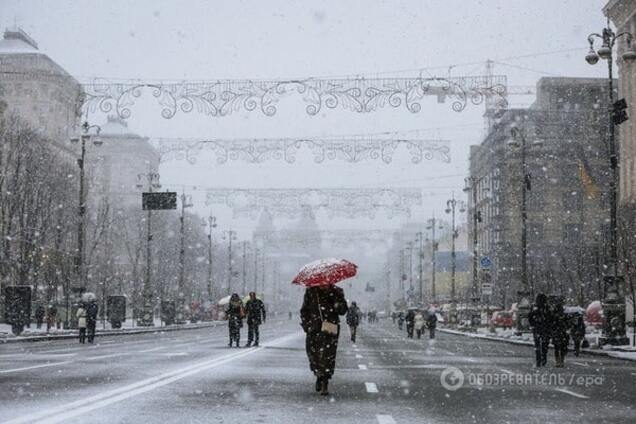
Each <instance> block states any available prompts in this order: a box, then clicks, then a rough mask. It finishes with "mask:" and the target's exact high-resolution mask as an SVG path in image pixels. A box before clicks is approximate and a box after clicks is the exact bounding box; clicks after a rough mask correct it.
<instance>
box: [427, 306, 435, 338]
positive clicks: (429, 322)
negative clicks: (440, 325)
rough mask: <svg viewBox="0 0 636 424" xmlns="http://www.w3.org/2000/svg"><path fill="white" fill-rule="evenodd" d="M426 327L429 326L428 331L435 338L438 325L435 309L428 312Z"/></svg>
mask: <svg viewBox="0 0 636 424" xmlns="http://www.w3.org/2000/svg"><path fill="white" fill-rule="evenodd" d="M426 327H427V328H428V332H429V334H430V336H429V337H430V338H431V339H434V338H435V327H437V315H436V314H435V311H429V312H428V318H427V319H426Z"/></svg>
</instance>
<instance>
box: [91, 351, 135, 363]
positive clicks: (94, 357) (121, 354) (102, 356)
mask: <svg viewBox="0 0 636 424" xmlns="http://www.w3.org/2000/svg"><path fill="white" fill-rule="evenodd" d="M127 355H132V352H123V353H111V354H110V355H99V356H91V357H90V358H82V360H83V361H97V360H98V359H106V358H114V357H116V356H127Z"/></svg>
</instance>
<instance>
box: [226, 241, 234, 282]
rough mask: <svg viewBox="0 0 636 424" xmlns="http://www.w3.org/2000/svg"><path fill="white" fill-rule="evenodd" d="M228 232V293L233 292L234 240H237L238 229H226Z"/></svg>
mask: <svg viewBox="0 0 636 424" xmlns="http://www.w3.org/2000/svg"><path fill="white" fill-rule="evenodd" d="M226 233H227V234H228V240H229V243H228V246H227V257H228V273H227V294H228V295H230V294H232V273H233V272H234V271H233V270H232V241H234V240H236V231H233V230H229V231H226Z"/></svg>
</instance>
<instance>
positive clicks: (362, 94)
mask: <svg viewBox="0 0 636 424" xmlns="http://www.w3.org/2000/svg"><path fill="white" fill-rule="evenodd" d="M83 89H84V96H83V97H82V99H83V100H82V101H83V105H82V108H83V110H84V112H91V113H92V112H97V111H101V112H104V113H113V112H115V113H117V114H118V115H119V117H121V118H123V119H128V118H130V116H131V114H132V107H133V106H134V104H135V103H136V102H137V100H138V99H139V98H140V97H142V96H143V95H144V94H147V93H150V94H151V95H152V97H154V98H155V99H156V101H157V103H158V104H159V106H160V107H161V116H162V117H164V118H166V119H170V118H172V117H174V116H175V115H177V113H190V112H193V111H196V112H198V113H202V114H205V115H208V116H212V117H223V116H228V115H231V114H232V113H234V112H239V111H243V112H261V113H262V114H264V115H266V116H273V115H275V114H276V112H277V110H278V109H277V107H278V102H279V101H280V100H281V99H282V98H284V97H286V96H288V95H292V94H294V93H295V94H296V95H297V96H299V97H300V98H301V99H302V100H303V102H304V103H305V112H306V113H307V114H308V115H310V116H313V115H317V114H319V113H320V112H321V111H324V110H326V109H336V108H342V109H347V110H350V111H353V112H359V113H365V112H373V111H375V110H378V109H381V108H384V107H387V106H390V107H393V108H398V107H401V106H403V107H404V108H405V109H406V110H408V111H409V112H412V113H417V112H419V111H420V110H421V109H422V106H421V102H422V100H423V99H424V97H426V96H436V97H437V99H438V102H440V103H443V102H444V101H445V99H446V98H449V99H450V100H451V108H452V109H453V110H454V111H456V112H461V111H463V110H464V109H465V108H466V106H467V105H468V104H469V103H472V104H474V105H479V104H482V103H484V102H486V101H487V102H488V103H495V104H498V105H499V106H500V107H506V106H507V79H506V77H505V76H503V75H498V76H464V77H449V78H437V77H430V78H424V77H421V76H418V77H410V78H409V77H386V78H310V79H305V80H218V81H200V82H195V81H182V82H163V81H157V82H144V81H138V80H133V81H126V82H109V81H106V80H95V81H93V82H91V83H87V84H83Z"/></svg>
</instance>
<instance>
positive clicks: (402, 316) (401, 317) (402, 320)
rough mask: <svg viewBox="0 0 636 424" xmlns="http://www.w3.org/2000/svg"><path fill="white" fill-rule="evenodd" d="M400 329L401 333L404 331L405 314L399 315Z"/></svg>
mask: <svg viewBox="0 0 636 424" xmlns="http://www.w3.org/2000/svg"><path fill="white" fill-rule="evenodd" d="M398 329H399V330H400V331H401V330H403V329H404V312H401V311H400V312H399V313H398Z"/></svg>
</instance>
